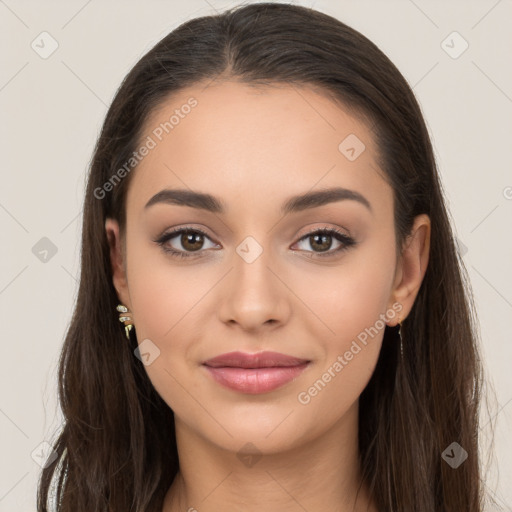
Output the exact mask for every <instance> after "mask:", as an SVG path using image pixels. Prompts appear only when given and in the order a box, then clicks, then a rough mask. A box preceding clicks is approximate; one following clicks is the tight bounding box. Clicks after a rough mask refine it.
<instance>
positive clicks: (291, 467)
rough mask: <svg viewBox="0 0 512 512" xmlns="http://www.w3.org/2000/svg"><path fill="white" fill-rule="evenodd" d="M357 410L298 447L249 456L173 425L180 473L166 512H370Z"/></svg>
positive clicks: (170, 490)
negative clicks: (360, 449) (230, 511)
mask: <svg viewBox="0 0 512 512" xmlns="http://www.w3.org/2000/svg"><path fill="white" fill-rule="evenodd" d="M357 406H358V403H357V402H356V403H355V404H354V406H353V407H352V408H351V409H350V410H349V411H347V413H346V414H345V415H344V416H343V418H341V420H340V421H339V422H338V423H337V424H335V425H333V427H332V428H331V429H330V430H328V431H327V432H322V434H321V435H319V436H317V437H315V438H313V439H310V440H307V441H303V442H302V444H300V446H297V447H295V448H293V449H289V450H287V451H286V452H283V451H281V452H278V453H260V452H257V453H256V454H252V455H251V454H246V455H243V454H242V453H241V452H238V453H234V452H232V451H228V450H225V449H223V448H221V447H219V446H217V445H213V444H211V443H210V442H209V441H208V440H207V439H205V438H203V437H201V436H199V435H197V433H196V432H195V431H193V430H191V429H190V428H189V427H188V426H187V425H185V424H183V423H182V422H181V421H180V420H179V419H178V418H176V420H175V425H176V441H177V447H178V454H179V462H180V471H179V473H178V474H177V476H176V478H175V479H174V481H173V484H172V486H171V487H170V488H169V491H168V492H167V495H166V497H165V502H164V507H163V512H178V511H180V512H185V511H190V512H194V511H197V512H213V511H218V510H239V509H240V506H243V510H244V511H246V512H253V511H254V512H255V511H260V510H265V511H266V512H274V511H279V512H292V511H294V512H295V511H298V510H307V511H308V512H315V511H322V512H331V511H332V512H335V511H336V512H345V511H347V512H348V511H350V512H360V511H361V512H362V511H365V512H367V511H369V512H372V511H373V512H375V511H376V509H375V508H374V506H373V505H372V503H371V500H370V499H369V496H368V492H367V489H366V486H365V485H364V484H361V474H360V466H359V457H358V435H357V426H358V417H357V416H358V409H357ZM244 444H245V443H243V442H241V443H240V445H241V446H243V445H244Z"/></svg>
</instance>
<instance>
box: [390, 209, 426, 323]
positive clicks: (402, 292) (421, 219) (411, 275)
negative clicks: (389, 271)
mask: <svg viewBox="0 0 512 512" xmlns="http://www.w3.org/2000/svg"><path fill="white" fill-rule="evenodd" d="M429 253H430V218H429V216H428V215H426V214H421V215H418V216H417V217H415V219H414V224H413V226H412V229H411V232H410V234H409V235H408V237H407V239H406V240H405V244H404V247H403V249H402V254H401V256H400V258H399V262H398V265H397V270H396V273H395V281H394V284H393V290H392V293H391V297H390V303H389V305H388V306H389V307H391V305H392V304H393V303H396V302H398V303H400V304H401V305H402V310H401V311H400V314H399V315H398V317H397V318H396V320H395V321H390V322H388V325H390V326H394V325H397V324H398V322H399V320H404V319H405V318H407V316H408V315H409V313H410V311H411V309H412V306H413V305H414V301H415V299H416V296H417V295H418V292H419V290H420V286H421V283H422V282H423V278H424V276H425V272H426V270H427V265H428V260H429Z"/></svg>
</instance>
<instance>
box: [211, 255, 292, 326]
mask: <svg viewBox="0 0 512 512" xmlns="http://www.w3.org/2000/svg"><path fill="white" fill-rule="evenodd" d="M274 266H275V265H273V263H272V261H271V259H270V257H269V254H268V251H263V252H262V253H261V254H260V255H259V256H258V257H257V258H256V259H255V260H254V261H251V260H250V259H248V260H247V259H244V257H242V256H240V255H239V254H238V253H236V254H235V255H234V257H233V268H232V270H231V271H230V272H229V274H228V275H227V276H226V278H225V279H224V280H223V283H222V285H221V286H220V287H219V290H218V293H219V296H218V300H219V307H218V308H217V311H218V315H219V318H220V320H221V321H222V322H224V323H225V324H229V325H232V326H233V325H237V326H239V327H240V329H242V330H244V331H248V332H251V331H252V332H255V331H258V330H261V329H263V330H268V329H272V330H273V329H276V328H278V327H279V326H282V325H283V324H284V323H286V321H287V319H288V317H289V315H290V304H289V298H290V295H291V292H290V290H289V289H288V287H287V286H286V284H285V281H286V280H285V279H283V278H282V277H281V276H279V272H278V271H276V270H275V269H274V268H273V267H274Z"/></svg>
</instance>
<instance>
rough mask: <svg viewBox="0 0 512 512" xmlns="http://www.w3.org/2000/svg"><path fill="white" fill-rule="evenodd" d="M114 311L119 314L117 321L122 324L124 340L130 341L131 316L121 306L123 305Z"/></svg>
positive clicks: (121, 305)
mask: <svg viewBox="0 0 512 512" xmlns="http://www.w3.org/2000/svg"><path fill="white" fill-rule="evenodd" d="M116 309H117V311H119V312H120V315H119V321H120V322H123V323H124V332H125V334H126V338H127V339H128V340H130V331H131V330H132V328H133V322H132V314H131V313H130V312H129V311H128V308H127V307H126V306H123V304H118V306H117V307H116Z"/></svg>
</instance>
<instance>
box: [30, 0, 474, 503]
mask: <svg viewBox="0 0 512 512" xmlns="http://www.w3.org/2000/svg"><path fill="white" fill-rule="evenodd" d="M81 276H82V278H81V281H80V289H79V293H78V301H77V305H76V310H75V314H74V316H73V320H72V323H71V326H70V329H69V332H68V334H67V338H66V341H65V345H64V348H63V353H62V359H61V363H60V373H59V379H60V380H59V383H60V386H59V392H60V400H61V406H62V410H63V414H64V417H65V424H64V428H63V431H62V432H61V433H60V435H59V437H58V440H57V442H56V444H55V447H54V448H55V450H56V451H57V453H58V454H59V458H58V459H57V460H55V462H53V463H52V464H50V465H49V466H48V467H47V468H46V469H44V470H43V473H42V478H41V482H40V488H39V498H38V499H39V504H38V510H39V511H40V512H43V511H46V510H49V509H48V508H47V501H48V497H49V491H50V489H52V486H53V485H55V486H56V487H55V488H56V491H55V494H56V498H55V501H56V502H58V503H59V506H58V510H59V511H62V512H64V511H66V512H67V511H74V512H76V511H86V510H87V511H91V510H94V511H102V510H105V511H115V512H117V511H123V512H125V511H128V510H133V511H148V512H150V511H155V512H174V511H178V510H190V511H193V510H197V511H199V512H203V511H204V512H207V511H216V510H240V509H243V510H246V511H249V510H265V511H266V512H269V511H273V510H277V509H279V510H281V511H282V510H308V511H315V510H323V511H331V510H332V511H335V510H336V511H363V510H369V511H373V512H376V511H379V512H385V511H404V512H405V511H407V512H412V511H418V512H419V511H425V512H427V511H428V512H432V511H439V512H440V511H461V510H464V511H467V512H476V511H480V510H481V509H482V490H481V484H480V477H481V475H480V463H479V458H478V439H477V436H476V433H477V432H478V428H477V416H478V407H479V397H480V387H481V368H480V366H479V358H478V351H477V332H476V328H475V323H474V321H473V315H472V302H471V295H470V291H469V289H468V287H467V285H466V284H465V271H464V268H463V265H462V263H461V261H460V259H459V257H458V254H457V251H456V245H455V243H454V238H453V234H452V230H451V227H450V224H449V219H448V214H447V209H446V206H445V202H444V199H443V194H442V189H441V185H440V181H439V177H438V174H437V170H436V164H435V161H434V156H433V152H432V147H431V142H430V140H429V136H428V132H427V129H426V127H425V123H424V120H423V118H422V114H421V111H420V108H419V106H418V103H417V101H416V100H415V98H414V96H413V93H412V91H411V89H410V87H409V86H408V85H407V83H406V81H405V79H404V78H403V76H402V75H401V74H400V72H399V71H398V70H397V69H396V67H395V66H394V65H393V64H392V63H391V62H390V61H389V59H388V58H387V57H386V56H385V55H384V54H383V53H382V52H381V51H380V50H379V49H378V48H377V47H376V46H375V45H374V44H373V43H372V42H370V41H369V40H368V39H366V38H365V37H364V36H362V35H361V34H360V33H358V32H357V31H355V30H353V29H352V28H350V27H348V26H346V25H345V24H343V23H341V22H340V21H338V20H336V19H334V18H332V17H330V16H327V15H325V14H322V13H320V12H317V11H314V10H312V9H307V8H304V7H299V6H292V5H284V4H274V3H261V4H253V5H249V6H240V7H238V8H235V9H232V10H229V11H226V12H224V13H222V14H219V15H217V16H208V17H202V18H198V19H194V20H191V21H189V22H187V23H184V24H183V25H181V26H180V27H178V28H177V29H176V30H174V31H173V32H171V33H170V34H169V35H168V36H166V37H165V38H164V39H163V40H162V41H160V42H159V43H158V44H157V45H156V46H155V47H154V48H153V49H152V50H151V51H149V52H148V53H147V54H146V55H145V56H144V57H143V58H142V59H141V60H140V61H139V62H138V63H137V64H136V65H135V67H134V68H133V69H132V70H131V72H130V73H129V74H128V76H127V77H126V79H125V80H124V81H123V83H122V85H121V87H120V89H119V90H118V92H117V94H116V97H115V98H114V101H113V103H112V105H111V107H110V109H109V111H108V113H107V116H106V120H105V123H104V126H103V129H102V131H101V135H100V137H99V139H98V142H97V145H96V148H95V152H94V157H93V161H92V165H91V170H90V175H89V179H88V185H87V191H86V197H85V204H84V220H83V238H82V266H81ZM119 321H120V322H121V323H120V322H119ZM52 478H55V480H54V481H53V484H52Z"/></svg>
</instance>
